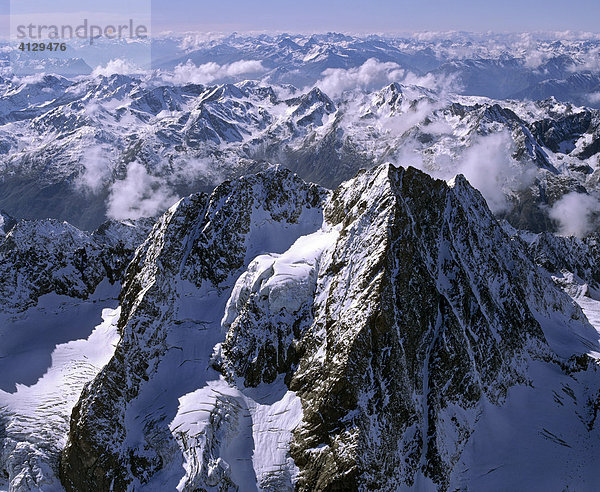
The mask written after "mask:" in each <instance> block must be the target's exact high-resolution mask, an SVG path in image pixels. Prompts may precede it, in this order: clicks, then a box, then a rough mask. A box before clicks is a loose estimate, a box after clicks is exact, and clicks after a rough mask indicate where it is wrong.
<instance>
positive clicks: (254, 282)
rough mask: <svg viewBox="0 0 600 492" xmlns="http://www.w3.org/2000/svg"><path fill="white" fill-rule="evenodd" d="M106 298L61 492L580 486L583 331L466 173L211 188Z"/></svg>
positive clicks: (171, 218) (599, 443)
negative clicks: (106, 358)
mask: <svg viewBox="0 0 600 492" xmlns="http://www.w3.org/2000/svg"><path fill="white" fill-rule="evenodd" d="M121 299H122V307H121V309H122V311H121V317H120V321H119V325H120V326H121V330H122V335H123V337H122V340H121V342H120V343H119V345H118V347H117V350H116V353H115V356H114V357H113V358H112V359H111V361H110V362H109V363H108V364H107V365H106V366H105V367H104V369H102V371H101V372H100V373H99V375H98V376H97V377H96V378H95V380H94V381H93V382H92V383H91V384H90V385H88V386H87V387H86V388H85V389H84V391H83V394H82V397H81V399H80V400H79V402H78V403H77V405H76V406H75V409H74V412H73V419H72V422H71V429H70V434H69V441H68V444H67V447H66V448H65V451H64V454H63V460H62V464H61V478H62V480H63V483H64V484H65V486H66V488H67V489H68V490H78V489H84V488H90V487H93V488H95V489H97V490H109V489H110V488H111V487H114V488H118V489H126V488H128V487H129V488H133V489H140V488H143V489H145V490H175V489H178V490H193V489H196V488H203V489H205V490H234V489H235V488H236V487H239V488H240V490H293V489H294V488H299V489H300V490H315V489H328V488H333V487H342V488H345V489H357V488H358V489H366V488H368V487H373V486H375V484H377V486H378V487H379V488H381V489H384V490H394V489H398V488H400V489H411V490H428V489H431V490H438V489H444V490H446V489H448V490H456V489H458V490H466V489H470V488H471V487H475V488H479V487H482V488H486V489H490V488H491V489H495V488H503V487H504V486H505V485H506V484H508V487H509V488H513V489H514V488H517V489H518V488H519V487H520V484H525V485H526V486H527V488H528V489H530V490H546V489H547V488H548V487H551V488H552V487H558V488H559V490H562V489H563V488H565V487H571V488H575V489H577V490H580V489H582V490H588V489H592V488H593V486H594V485H595V482H594V481H593V476H594V474H595V470H597V465H598V462H597V458H596V457H597V456H600V452H599V451H600V440H599V437H600V436H598V425H597V424H596V419H595V413H596V409H597V403H596V401H597V398H598V395H599V394H600V393H599V390H600V377H599V376H598V371H597V364H596V362H595V360H594V358H593V357H594V356H595V355H597V353H598V352H600V346H599V343H598V340H599V339H600V334H599V333H598V332H597V331H596V330H595V329H594V328H593V326H592V325H590V324H589V322H588V321H587V320H586V318H585V316H584V314H583V313H582V311H581V310H580V308H579V307H578V306H577V305H576V304H575V303H574V302H573V301H572V300H571V299H570V298H569V297H568V296H567V295H566V294H565V293H564V292H562V291H561V290H560V289H559V288H558V287H557V286H555V284H554V282H553V281H552V279H551V277H550V274H549V273H547V272H545V271H543V270H541V269H539V268H538V267H537V266H536V265H534V264H533V262H531V260H530V259H529V257H528V256H527V254H526V249H525V246H524V243H523V242H521V241H520V240H518V239H516V238H511V237H510V236H509V235H508V234H506V232H504V230H503V229H502V227H501V226H500V225H499V224H498V223H497V222H496V220H495V219H494V218H493V216H492V215H491V213H490V212H489V210H488V209H487V207H486V206H485V202H484V201H483V200H482V198H481V196H480V195H479V194H478V193H477V192H476V191H475V190H473V188H471V187H470V186H469V185H468V183H467V182H466V181H465V180H464V178H462V177H458V178H457V179H456V180H454V181H453V182H451V183H450V185H448V184H446V183H445V182H441V181H434V180H432V179H431V178H429V177H427V176H426V175H424V174H422V173H420V172H418V171H416V170H414V169H409V170H403V169H400V170H397V169H394V168H393V167H391V166H381V167H379V168H377V169H374V170H372V171H369V172H363V173H361V174H360V175H359V176H357V177H356V178H355V179H354V180H352V181H350V182H348V183H345V184H343V185H342V186H341V187H340V188H339V189H338V190H336V191H335V192H333V193H326V192H325V191H324V190H321V189H319V188H318V187H315V186H309V185H306V184H305V183H303V182H302V181H300V180H299V179H298V178H296V177H294V176H292V175H291V174H290V173H289V172H288V171H285V170H271V171H269V172H267V173H260V174H258V175H256V176H252V177H246V178H242V179H240V180H235V181H233V182H228V183H226V184H224V185H222V186H220V187H218V188H217V189H216V190H215V192H214V193H213V194H212V195H211V196H210V197H208V196H206V195H193V196H191V197H189V198H187V199H185V200H183V201H181V202H180V203H178V204H177V205H176V206H174V207H172V208H171V209H170V210H169V211H168V212H167V213H166V214H165V215H164V216H163V217H162V218H161V219H160V221H159V223H158V224H157V226H156V227H155V228H154V230H153V232H152V234H151V235H150V236H149V238H148V240H147V241H146V243H145V244H144V246H143V247H142V248H140V249H139V250H138V252H137V255H136V258H135V260H134V262H133V263H132V265H131V266H130V268H129V270H128V275H127V280H126V283H125V286H124V290H123V295H122V298H121ZM586 309H587V308H586ZM588 312H589V310H588ZM585 354H590V355H589V356H588V355H585ZM515 447H516V449H515ZM573 463H576V464H577V467H579V468H577V467H574V466H573ZM91 464H93V466H91ZM386 470H387V471H386ZM541 471H543V476H542V477H539V474H540V473H541ZM519 480H520V482H518V481H519Z"/></svg>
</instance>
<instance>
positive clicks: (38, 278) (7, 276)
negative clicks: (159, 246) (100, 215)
mask: <svg viewBox="0 0 600 492" xmlns="http://www.w3.org/2000/svg"><path fill="white" fill-rule="evenodd" d="M7 222H8V220H7ZM151 227H152V220H149V219H144V220H139V221H137V222H135V223H134V222H128V223H121V222H116V221H109V222H106V223H105V224H103V225H102V226H101V227H99V228H98V229H97V230H96V231H94V232H93V233H91V234H90V233H87V232H84V231H81V230H79V229H77V228H76V227H74V226H72V225H70V224H68V223H66V222H59V221H57V220H54V219H48V220H40V221H28V220H21V221H19V222H18V223H16V225H14V226H13V227H12V228H11V229H10V230H9V231H8V232H7V234H6V235H5V236H4V237H2V236H0V299H1V300H2V302H1V305H2V306H1V308H0V309H1V310H2V311H4V312H20V311H24V310H25V309H27V308H28V307H30V306H32V305H35V304H36V302H37V300H38V298H39V297H40V296H42V295H44V294H48V293H50V292H54V293H56V294H59V295H66V296H70V297H75V298H80V299H86V298H87V297H88V296H89V295H90V294H92V293H93V292H94V290H95V289H96V287H97V286H98V284H99V283H100V282H101V281H102V280H103V279H105V278H106V279H108V280H109V282H110V283H111V284H114V283H115V282H119V281H121V280H123V278H124V272H125V269H126V268H127V265H128V264H129V262H130V261H131V259H132V258H133V254H134V252H135V249H136V248H137V246H139V245H140V244H141V243H142V242H143V240H144V238H145V236H146V235H147V234H148V231H149V230H150V228H151Z"/></svg>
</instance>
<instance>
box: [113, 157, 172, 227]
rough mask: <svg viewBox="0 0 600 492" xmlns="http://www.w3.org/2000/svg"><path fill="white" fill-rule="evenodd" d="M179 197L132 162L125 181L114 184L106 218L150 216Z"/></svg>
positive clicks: (162, 209)
mask: <svg viewBox="0 0 600 492" xmlns="http://www.w3.org/2000/svg"><path fill="white" fill-rule="evenodd" d="M177 200H179V197H177V195H175V194H174V193H173V191H172V190H171V189H170V188H169V187H168V186H167V185H166V184H165V183H163V182H162V181H161V180H160V179H159V178H157V177H155V176H151V175H150V174H148V171H147V170H146V168H145V167H144V166H143V165H141V164H139V163H137V162H131V163H130V164H129V165H128V166H127V175H126V176H125V179H123V180H120V181H115V182H114V183H113V184H112V186H111V189H110V195H109V197H108V210H107V216H108V217H110V218H112V219H117V220H124V219H139V218H140V217H152V216H154V215H157V214H159V213H161V212H163V211H164V210H165V209H167V208H168V207H170V206H171V205H173V204H174V203H175V202H176V201H177Z"/></svg>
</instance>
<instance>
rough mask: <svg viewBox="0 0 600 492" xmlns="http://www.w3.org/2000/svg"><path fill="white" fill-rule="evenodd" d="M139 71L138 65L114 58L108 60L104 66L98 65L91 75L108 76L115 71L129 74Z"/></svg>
mask: <svg viewBox="0 0 600 492" xmlns="http://www.w3.org/2000/svg"><path fill="white" fill-rule="evenodd" d="M140 72H141V70H140V69H139V67H137V66H135V65H134V64H132V63H131V62H129V61H127V60H123V59H121V58H116V59H114V60H110V61H109V62H108V63H107V64H106V65H104V66H101V65H98V66H97V67H96V68H95V69H94V71H93V72H92V75H93V76H94V77H97V76H99V75H104V76H106V77H108V76H109V75H113V74H115V73H118V74H122V75H129V74H134V73H140Z"/></svg>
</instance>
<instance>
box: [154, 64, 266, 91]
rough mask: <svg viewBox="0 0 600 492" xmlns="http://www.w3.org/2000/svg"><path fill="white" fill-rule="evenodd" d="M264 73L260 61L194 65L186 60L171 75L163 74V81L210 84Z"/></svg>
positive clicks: (182, 83)
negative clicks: (240, 76)
mask: <svg viewBox="0 0 600 492" xmlns="http://www.w3.org/2000/svg"><path fill="white" fill-rule="evenodd" d="M264 71H265V67H264V66H263V64H262V62H261V61H260V60H239V61H236V62H233V63H226V64H225V65H219V64H218V63H214V62H209V63H204V64H202V65H195V64H194V63H192V61H190V60H188V61H187V62H186V63H184V64H181V65H177V66H176V67H175V69H174V70H173V73H172V74H163V79H164V80H165V81H168V82H170V83H172V84H176V85H184V84H210V83H212V82H215V81H218V80H224V79H228V78H230V77H237V76H239V75H246V74H260V73H263V72H264Z"/></svg>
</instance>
